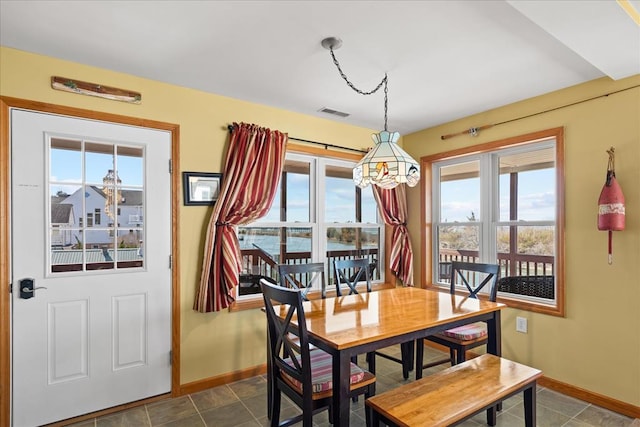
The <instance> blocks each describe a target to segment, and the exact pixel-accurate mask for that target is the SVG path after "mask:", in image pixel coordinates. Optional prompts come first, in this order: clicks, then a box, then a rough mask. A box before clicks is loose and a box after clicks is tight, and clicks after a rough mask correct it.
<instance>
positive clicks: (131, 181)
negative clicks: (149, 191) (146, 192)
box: [117, 146, 144, 187]
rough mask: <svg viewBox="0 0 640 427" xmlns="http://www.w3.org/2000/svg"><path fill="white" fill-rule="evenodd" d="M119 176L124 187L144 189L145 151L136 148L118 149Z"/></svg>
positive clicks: (120, 147) (119, 147) (121, 147)
mask: <svg viewBox="0 0 640 427" xmlns="http://www.w3.org/2000/svg"><path fill="white" fill-rule="evenodd" d="M117 152H118V155H117V163H118V167H117V175H118V178H120V180H121V182H122V185H125V186H133V187H142V185H143V184H144V182H143V179H144V178H143V177H144V163H143V160H144V157H143V154H144V153H143V150H142V149H141V148H136V147H123V146H118V147H117Z"/></svg>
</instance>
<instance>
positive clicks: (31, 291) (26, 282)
mask: <svg viewBox="0 0 640 427" xmlns="http://www.w3.org/2000/svg"><path fill="white" fill-rule="evenodd" d="M35 282H36V281H35V279H22V280H20V282H18V283H19V284H20V298H22V299H29V298H33V297H34V296H35V292H36V289H47V288H45V287H44V286H40V287H34V284H35Z"/></svg>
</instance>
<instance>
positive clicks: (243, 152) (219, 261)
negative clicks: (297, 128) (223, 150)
mask: <svg viewBox="0 0 640 427" xmlns="http://www.w3.org/2000/svg"><path fill="white" fill-rule="evenodd" d="M287 139H288V137H287V134H286V133H282V132H279V131H272V130H269V129H265V128H261V127H258V126H256V125H251V124H246V123H240V124H237V123H234V124H233V130H232V133H231V140H230V142H229V149H228V151H227V158H226V165H225V170H224V174H223V180H222V188H221V190H220V195H219V196H218V200H217V201H216V204H215V207H214V209H213V214H212V215H211V219H210V220H209V226H208V228H207V236H206V241H205V246H204V259H203V262H202V275H201V277H200V286H199V287H198V289H197V291H196V297H195V301H194V304H193V309H194V310H196V311H199V312H201V313H208V312H212V311H220V310H222V309H224V308H227V307H229V304H231V303H232V302H233V301H234V298H233V292H232V291H233V288H235V287H236V286H238V282H239V276H238V275H239V273H240V270H241V261H242V255H241V253H240V243H239V241H238V236H237V234H236V227H237V226H238V225H244V224H248V223H250V222H252V221H255V220H256V219H258V218H260V217H262V216H264V215H266V214H267V212H269V208H271V204H272V203H273V199H274V197H275V195H276V193H277V189H278V183H279V182H280V176H281V175H282V168H283V165H284V156H285V153H286V144H287Z"/></svg>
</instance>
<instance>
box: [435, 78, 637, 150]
mask: <svg viewBox="0 0 640 427" xmlns="http://www.w3.org/2000/svg"><path fill="white" fill-rule="evenodd" d="M637 87H640V85H635V86H631V87H628V88H625V89H620V90H617V91H615V92H609V93H605V94H604V95H598V96H594V97H592V98H588V99H583V100H582V101H576V102H572V103H571V104H567V105H561V106H560V107H555V108H550V109H548V110H544V111H538V112H537V113H533V114H528V115H526V116H522V117H516V118H515V119H509V120H505V121H503V122H500V123H494V124H491V125H484V126H479V127H473V128H469V129H467V130H463V131H462V132H456V133H450V134H448V135H442V136H441V137H440V139H443V140H444V139H449V138H453V137H454V136H460V135H466V134H469V135H471V136H478V131H481V130H485V129H489V128H492V127H494V126H499V125H504V124H505V123H510V122H515V121H516V120H522V119H527V118H529V117H533V116H537V115H540V114H545V113H550V112H551V111H556V110H560V109H562V108H566V107H571V106H573V105H578V104H582V103H583V102H587V101H593V100H594V99H598V98H604V97H607V96H609V95H614V94H616V93H620V92H624V91H626V90H629V89H635V88H637Z"/></svg>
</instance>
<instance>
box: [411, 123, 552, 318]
mask: <svg viewBox="0 0 640 427" xmlns="http://www.w3.org/2000/svg"><path fill="white" fill-rule="evenodd" d="M463 151H464V150H463ZM468 151H469V152H468V153H466V154H465V153H461V151H460V150H456V152H455V153H453V152H452V153H451V155H448V153H442V154H439V155H437V156H433V157H431V158H424V159H422V163H423V168H425V169H426V168H429V169H431V174H430V176H431V182H430V183H427V182H425V185H428V186H429V190H430V193H431V197H427V198H426V199H430V200H431V201H432V203H431V206H424V207H423V208H424V209H425V218H427V221H426V227H427V232H428V234H429V233H430V235H431V239H430V240H429V239H427V240H429V241H430V242H431V247H430V248H429V249H427V250H425V251H424V253H426V254H431V255H430V258H431V259H426V260H424V262H425V265H428V266H430V267H428V268H427V269H426V271H427V277H425V281H426V283H428V284H429V285H431V286H437V287H446V288H448V286H449V275H450V271H451V268H450V266H451V262H452V261H467V262H483V263H494V264H499V265H500V278H499V280H498V297H499V299H501V300H503V301H504V302H507V303H508V304H509V305H510V306H513V307H518V308H523V309H529V310H532V311H537V312H544V313H549V314H555V315H563V314H564V286H563V282H564V278H563V271H564V268H563V257H562V255H563V251H562V248H563V223H564V210H563V197H562V195H563V194H564V193H563V185H564V183H563V180H562V176H563V162H562V159H563V156H562V153H563V138H562V129H552V130H549V131H544V132H539V133H536V134H531V135H525V136H522V137H518V138H512V139H509V140H507V141H504V142H500V141H498V142H494V143H489V144H485V145H484V146H473V147H470V148H469V149H468ZM425 176H426V174H425ZM426 244H428V243H426ZM472 280H473V278H472Z"/></svg>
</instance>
